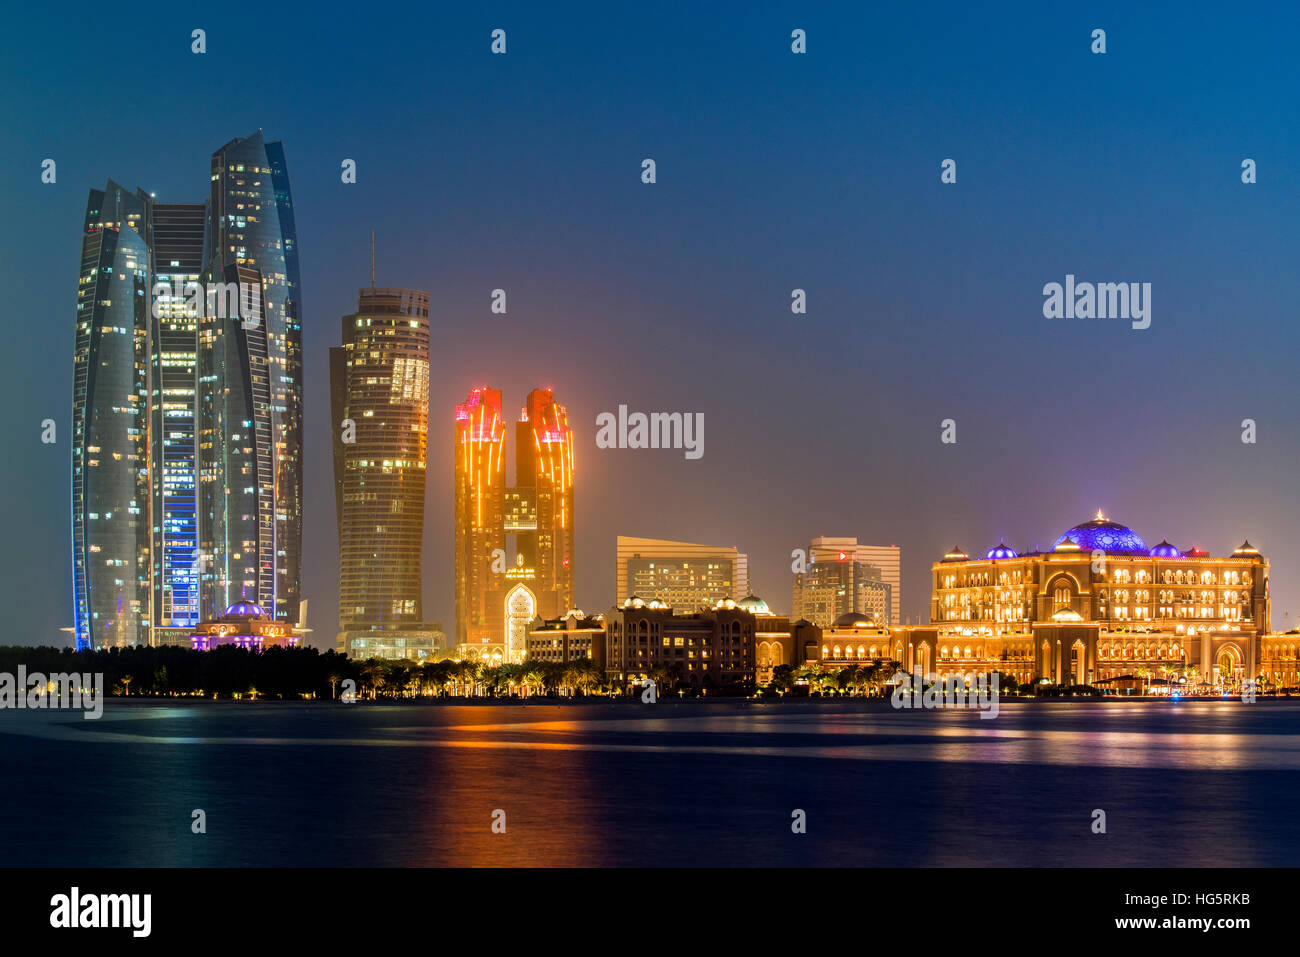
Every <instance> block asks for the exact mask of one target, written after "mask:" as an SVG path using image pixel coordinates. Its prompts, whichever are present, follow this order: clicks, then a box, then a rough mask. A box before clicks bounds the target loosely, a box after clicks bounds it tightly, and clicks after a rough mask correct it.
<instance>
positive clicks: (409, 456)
mask: <svg viewBox="0 0 1300 957" xmlns="http://www.w3.org/2000/svg"><path fill="white" fill-rule="evenodd" d="M330 403H331V410H332V413H333V416H332V419H333V420H332V431H333V434H334V499H335V515H336V519H337V524H338V537H339V635H338V649H339V651H342V652H344V653H346V654H348V655H351V656H353V657H358V658H371V657H373V658H389V657H400V658H405V657H410V658H413V659H418V658H423V657H428V656H430V655H433V654H435V653H437V652H439V651H441V650H442V646H443V644H444V643H445V636H443V635H442V630H441V628H440V627H439V626H437V625H433V624H430V623H426V622H425V621H424V603H423V599H422V589H423V578H422V575H421V554H422V551H423V544H424V492H425V466H426V464H427V460H428V437H429V295H428V293H425V292H420V291H418V290H414V289H376V288H374V287H373V286H372V287H371V288H369V289H362V290H360V295H359V299H358V304H357V311H356V313H355V314H353V315H349V316H344V317H343V345H342V346H338V347H335V348H332V349H330ZM345 426H346V428H345ZM345 439H351V441H345Z"/></svg>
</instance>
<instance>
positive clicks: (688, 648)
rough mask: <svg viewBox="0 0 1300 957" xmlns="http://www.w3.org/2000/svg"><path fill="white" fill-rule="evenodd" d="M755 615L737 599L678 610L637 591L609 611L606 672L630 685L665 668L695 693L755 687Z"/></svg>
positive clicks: (619, 681)
mask: <svg viewBox="0 0 1300 957" xmlns="http://www.w3.org/2000/svg"><path fill="white" fill-rule="evenodd" d="M756 632H757V622H756V620H755V616H754V615H753V614H752V613H751V612H749V611H746V610H745V609H744V608H741V607H738V606H737V603H736V602H735V601H733V600H731V599H725V600H722V601H719V602H717V604H716V605H715V606H714V607H713V608H711V609H702V610H700V611H696V612H692V613H690V614H678V613H676V612H675V611H674V610H673V609H672V608H670V607H668V606H667V605H666V604H665V603H664V602H661V601H658V600H654V599H652V600H650V601H645V600H643V599H641V598H639V597H637V596H635V595H633V596H632V597H630V598H628V599H627V600H626V601H624V602H623V604H622V605H621V606H615V607H613V608H611V609H610V610H609V612H608V613H607V614H606V615H605V649H606V652H605V662H606V664H605V673H606V675H607V676H608V677H609V679H610V680H611V681H612V682H613V683H614V684H616V685H617V684H622V685H624V686H627V685H631V684H634V683H637V682H639V681H640V680H641V679H643V678H645V677H647V676H650V675H652V673H655V672H659V671H660V670H663V671H666V672H668V673H669V674H671V675H673V676H674V677H675V678H676V679H677V680H678V681H679V682H680V683H681V684H682V685H683V686H689V687H690V688H692V689H693V690H695V691H704V692H709V691H720V690H723V689H726V690H730V691H740V692H744V691H749V690H752V689H753V687H754V669H755V647H756V644H755V636H756Z"/></svg>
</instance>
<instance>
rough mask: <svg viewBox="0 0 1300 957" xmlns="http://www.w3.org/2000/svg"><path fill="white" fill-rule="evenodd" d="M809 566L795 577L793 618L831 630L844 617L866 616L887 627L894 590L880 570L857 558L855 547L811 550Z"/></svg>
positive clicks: (815, 548)
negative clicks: (853, 615) (851, 614)
mask: <svg viewBox="0 0 1300 957" xmlns="http://www.w3.org/2000/svg"><path fill="white" fill-rule="evenodd" d="M809 552H810V555H809V557H810V559H812V560H811V561H810V563H809V564H808V566H807V568H806V569H805V570H804V571H802V572H796V573H795V576H794V596H793V600H792V603H791V608H792V611H791V617H792V618H793V619H794V620H795V621H799V620H800V619H802V620H804V621H809V622H811V623H812V624H814V625H816V626H817V627H819V628H829V627H830V626H831V625H832V624H833V623H834V622H835V621H837V620H838V619H840V618H841V617H842V616H844V615H846V614H849V613H854V614H862V615H867V616H868V617H869V618H870V619H871V620H872V621H874V622H876V623H877V624H879V625H881V626H882V627H886V626H888V624H889V621H890V618H891V617H892V615H893V610H894V609H893V589H892V588H891V587H890V586H889V585H887V584H885V582H884V581H883V580H882V576H883V572H882V571H881V569H879V568H876V567H875V566H873V565H868V564H866V563H865V562H860V561H857V560H856V559H855V558H854V552H853V550H852V547H851V546H850V547H848V548H845V549H836V550H834V551H829V550H827V549H825V548H818V547H816V546H814V547H813V548H810V549H809Z"/></svg>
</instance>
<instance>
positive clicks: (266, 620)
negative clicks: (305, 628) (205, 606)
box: [190, 601, 302, 651]
mask: <svg viewBox="0 0 1300 957" xmlns="http://www.w3.org/2000/svg"><path fill="white" fill-rule="evenodd" d="M301 641H302V636H301V635H299V634H298V633H297V632H296V631H295V629H294V628H293V626H292V625H290V624H288V623H287V622H284V621H277V620H276V619H275V618H273V617H272V616H271V615H269V614H267V612H266V609H264V608H262V606H261V605H258V604H257V603H255V602H251V601H237V602H235V603H234V604H233V605H231V606H230V607H229V608H227V609H225V610H224V611H222V612H221V614H220V615H217V616H215V617H213V618H211V619H209V620H207V621H202V622H199V625H198V627H197V628H196V629H195V631H194V634H193V635H192V636H191V637H190V647H192V648H193V649H194V650H195V651H211V650H212V649H213V648H221V647H226V646H233V647H236V648H247V649H249V650H250V651H262V650H264V649H266V648H271V647H276V646H279V647H283V648H296V647H297V646H298V644H299V643H300V642H301Z"/></svg>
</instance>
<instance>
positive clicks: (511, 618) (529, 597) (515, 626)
mask: <svg viewBox="0 0 1300 957" xmlns="http://www.w3.org/2000/svg"><path fill="white" fill-rule="evenodd" d="M536 617H537V596H536V595H534V594H533V593H532V591H531V590H530V589H529V588H528V586H527V585H524V584H522V583H520V584H518V585H515V587H514V588H512V589H510V591H508V592H506V653H505V660H506V661H510V662H520V661H523V660H524V658H525V656H526V655H527V652H528V625H529V623H530V622H531V621H532V620H533V619H534V618H536Z"/></svg>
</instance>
